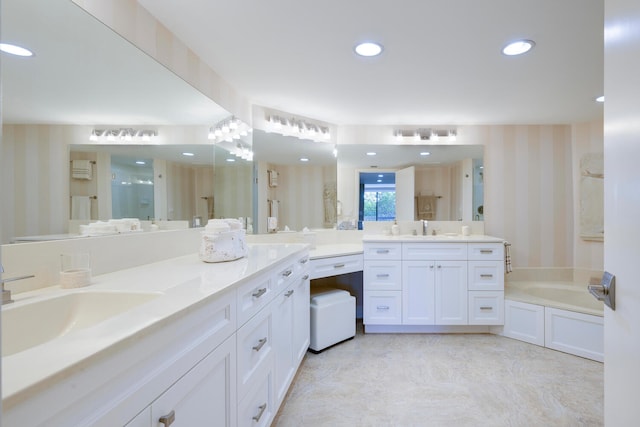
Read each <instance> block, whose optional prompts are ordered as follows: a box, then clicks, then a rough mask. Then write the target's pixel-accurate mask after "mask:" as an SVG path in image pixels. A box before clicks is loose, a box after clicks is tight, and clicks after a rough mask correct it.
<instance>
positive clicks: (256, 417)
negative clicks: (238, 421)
mask: <svg viewBox="0 0 640 427" xmlns="http://www.w3.org/2000/svg"><path fill="white" fill-rule="evenodd" d="M265 409H267V404H266V403H263V404H262V405H260V406H258V414H257V415H254V416H253V418H252V419H253V421H255V422H258V421H260V418H262V414H264V410H265Z"/></svg>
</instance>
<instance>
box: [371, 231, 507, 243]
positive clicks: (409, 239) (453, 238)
mask: <svg viewBox="0 0 640 427" xmlns="http://www.w3.org/2000/svg"><path fill="white" fill-rule="evenodd" d="M362 241H363V242H401V243H418V242H430V243H502V242H504V239H501V238H499V237H493V236H486V235H479V234H472V235H471V236H463V235H462V234H448V233H447V234H437V235H435V236H433V235H428V236H420V235H418V236H414V235H411V234H407V235H400V236H393V235H386V234H365V235H364V237H363V238H362Z"/></svg>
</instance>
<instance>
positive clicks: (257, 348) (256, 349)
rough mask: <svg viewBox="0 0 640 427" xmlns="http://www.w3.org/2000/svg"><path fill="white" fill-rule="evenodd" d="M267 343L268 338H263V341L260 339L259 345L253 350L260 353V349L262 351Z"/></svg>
mask: <svg viewBox="0 0 640 427" xmlns="http://www.w3.org/2000/svg"><path fill="white" fill-rule="evenodd" d="M266 343H267V338H266V337H265V338H261V339H259V340H258V345H254V346H253V347H252V348H253V349H254V350H255V351H260V349H261V348H262V347H264V345H265V344H266Z"/></svg>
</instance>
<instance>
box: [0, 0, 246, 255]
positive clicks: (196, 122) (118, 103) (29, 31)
mask: <svg viewBox="0 0 640 427" xmlns="http://www.w3.org/2000/svg"><path fill="white" fill-rule="evenodd" d="M0 5H1V7H2V13H1V14H0V16H1V19H2V23H1V26H0V28H1V30H2V34H1V36H2V39H3V40H9V39H10V40H13V41H14V42H20V43H22V44H24V45H26V47H29V48H30V49H31V50H33V51H34V52H35V56H34V57H31V58H18V57H12V56H9V55H4V54H3V58H2V61H1V66H2V70H1V75H2V85H3V105H2V111H3V128H2V130H3V137H2V147H1V148H2V153H1V154H2V156H1V159H2V165H1V166H2V171H3V179H2V188H1V190H2V194H3V197H4V200H3V203H2V207H1V208H0V209H2V212H1V213H2V215H0V218H2V227H1V228H0V230H1V232H2V236H0V237H1V238H0V243H9V242H11V241H13V240H14V238H15V237H17V236H48V237H47V238H52V236H60V237H62V236H64V235H65V234H67V233H69V232H70V231H72V230H70V227H71V225H70V222H69V221H70V218H71V217H72V215H71V210H72V206H71V205H72V203H71V202H70V201H71V197H72V196H74V195H83V196H88V197H91V199H90V202H89V214H88V216H89V217H90V218H97V219H101V220H106V219H109V218H110V217H111V216H112V215H114V216H119V215H133V211H131V210H129V207H127V208H125V207H124V206H125V204H124V203H121V207H122V209H120V208H117V209H116V211H115V212H114V211H113V209H114V205H113V203H114V200H113V199H112V197H111V196H110V195H109V194H111V185H112V181H113V180H112V173H111V163H110V162H111V159H110V157H109V156H108V155H107V154H104V153H102V154H101V153H97V152H94V153H93V154H92V156H94V157H92V158H91V160H92V161H95V162H96V163H95V164H94V166H95V168H96V170H95V174H96V175H95V178H94V179H93V180H91V181H92V184H91V183H90V182H89V180H87V182H83V181H81V180H74V179H72V178H71V176H70V175H71V174H70V166H69V165H70V161H71V160H73V158H72V153H73V152H75V150H76V148H75V147H74V149H73V150H70V145H73V146H79V145H82V146H83V149H85V152H87V149H86V147H88V146H89V143H88V138H89V135H90V133H91V131H92V129H96V128H97V129H105V128H110V127H126V128H128V127H139V128H141V129H154V130H157V129H158V128H160V127H164V130H163V133H161V134H160V135H163V134H164V135H167V137H166V138H164V139H163V140H162V141H160V142H158V144H163V145H164V144H166V145H182V144H188V145H189V144H194V143H195V144H198V145H200V144H202V145H208V150H209V154H208V155H207V159H208V160H207V164H208V167H209V170H208V171H207V172H205V168H204V165H198V166H197V167H195V166H193V165H191V166H188V167H187V166H180V165H179V164H178V163H176V164H175V165H173V164H172V163H169V162H170V161H169V160H166V159H165V160H162V157H160V156H159V155H158V154H157V153H152V152H151V151H147V150H151V148H150V147H151V146H150V145H143V146H139V147H136V146H135V145H130V144H128V143H126V142H124V141H121V142H119V144H120V145H121V146H122V148H123V150H124V152H122V153H118V154H117V155H122V156H128V157H139V158H144V159H150V160H153V169H154V179H153V180H152V181H153V198H152V197H151V193H150V187H151V186H150V185H149V184H145V185H148V186H149V187H147V188H146V190H147V192H146V193H145V194H144V195H141V194H137V195H127V196H126V197H124V196H123V200H122V201H125V200H128V199H131V200H133V202H134V204H137V209H138V208H140V209H142V211H140V212H138V213H137V215H139V216H142V217H143V218H144V219H146V218H147V217H150V218H157V219H160V218H162V219H172V220H173V219H180V220H186V221H189V222H191V221H192V220H193V218H194V217H201V218H202V219H203V221H204V220H206V218H207V217H208V216H211V215H215V216H216V217H217V216H220V215H225V214H226V212H225V211H224V210H223V209H222V208H221V207H220V208H218V212H215V208H216V207H214V212H213V213H212V212H211V206H209V205H207V203H209V204H211V201H207V200H204V199H201V197H210V196H212V195H213V192H214V191H215V190H216V189H215V188H213V187H214V186H215V184H214V182H213V175H214V172H213V153H212V150H213V148H212V147H211V145H212V144H211V143H210V141H208V140H207V130H208V129H209V126H211V125H213V124H215V123H217V122H218V121H220V120H222V119H224V118H226V117H229V116H230V113H229V112H227V111H225V110H224V109H222V108H221V107H220V106H218V105H217V104H216V103H214V102H213V101H211V99H209V98H207V97H206V96H204V95H203V94H202V93H200V92H199V91H197V90H195V89H194V88H193V87H192V86H190V85H189V84H187V83H185V82H184V81H183V80H182V79H180V78H178V77H177V76H176V75H175V74H173V73H172V72H170V71H169V70H167V69H166V68H165V67H164V66H162V65H160V64H158V63H157V62H156V61H155V60H153V59H152V58H150V57H149V56H148V55H146V54H145V53H143V52H141V51H140V50H138V49H137V48H136V47H135V46H133V45H132V44H131V43H129V42H128V41H126V40H124V39H123V38H122V37H120V36H119V35H118V34H116V33H114V32H113V31H112V30H111V29H109V28H108V27H106V26H105V25H103V24H102V23H101V22H99V21H97V20H96V19H95V18H93V17H92V16H90V15H89V14H87V13H86V12H85V11H84V10H83V9H81V8H80V7H78V6H77V5H76V4H74V3H73V2H71V1H68V0H3V1H2V3H1V4H0ZM78 34H82V37H78ZM115 58H117V60H116V59H115ZM89 76H90V77H89ZM193 127H198V129H197V131H196V130H193V129H191V128H193ZM138 150H140V151H141V152H138ZM89 151H90V150H89ZM107 159H108V160H107ZM156 159H161V161H160V163H158V160H156ZM163 162H164V163H163ZM163 164H164V165H165V166H166V165H169V166H166V167H168V168H169V169H168V170H167V172H166V173H163V174H162V175H163V177H165V178H167V177H168V176H172V175H174V176H176V177H177V176H182V175H183V174H187V175H189V176H193V178H192V179H178V178H176V179H172V180H168V179H166V181H163V182H158V169H159V168H161V167H162V165H163ZM174 166H175V168H174ZM192 169H195V170H197V172H194V171H191V170H192ZM116 175H117V173H116ZM140 180H141V181H149V179H140ZM74 181H75V182H74ZM120 182H128V180H127V179H123V180H122V181H120ZM186 182H189V184H186ZM83 185H84V186H88V185H93V186H95V188H92V189H82V188H81V187H82V186H83ZM132 185H133V184H132ZM139 185H143V184H139ZM77 187H80V188H77ZM107 188H108V190H107ZM223 190H226V187H225V188H223ZM114 191H115V192H116V194H118V191H119V190H116V189H115V188H114ZM247 191H249V192H250V191H251V190H250V186H248V187H247ZM224 198H226V197H223V199H224ZM116 199H118V197H116ZM208 200H209V199H208ZM248 200H249V203H250V200H251V197H250V196H249V197H248ZM152 201H153V203H152ZM152 206H153V207H152ZM239 210H240V209H239ZM245 211H250V208H248V209H247V208H246V207H243V208H242V212H245ZM233 213H234V215H233V216H234V217H237V216H240V214H239V213H238V215H235V213H236V212H235V211H234V212H233ZM83 215H84V214H83ZM243 215H245V216H246V215H248V214H243Z"/></svg>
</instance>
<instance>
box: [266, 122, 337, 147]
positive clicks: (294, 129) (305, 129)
mask: <svg viewBox="0 0 640 427" xmlns="http://www.w3.org/2000/svg"><path fill="white" fill-rule="evenodd" d="M267 132H275V133H279V134H282V135H287V136H295V137H296V138H300V139H309V140H311V141H316V142H327V141H329V140H330V139H331V131H330V130H329V127H328V126H322V125H317V124H315V123H309V122H307V121H305V120H301V119H296V118H293V117H292V118H289V119H285V118H283V117H280V116H275V115H271V116H267Z"/></svg>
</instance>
